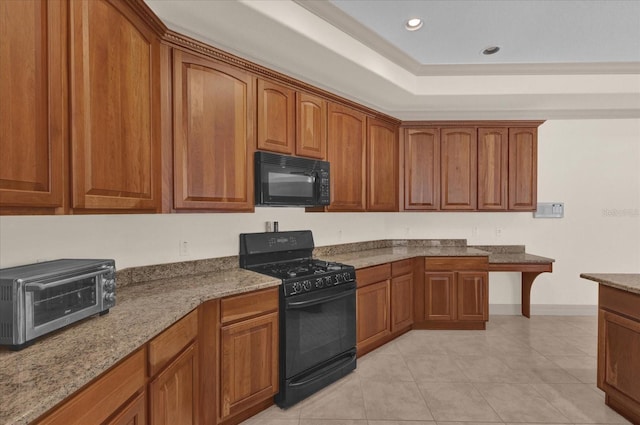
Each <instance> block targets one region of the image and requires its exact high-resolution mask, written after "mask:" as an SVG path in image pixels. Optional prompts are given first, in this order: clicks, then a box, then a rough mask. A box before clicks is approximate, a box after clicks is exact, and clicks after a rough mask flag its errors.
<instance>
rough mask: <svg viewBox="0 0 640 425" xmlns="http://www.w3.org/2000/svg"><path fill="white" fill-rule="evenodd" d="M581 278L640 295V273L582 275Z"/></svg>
mask: <svg viewBox="0 0 640 425" xmlns="http://www.w3.org/2000/svg"><path fill="white" fill-rule="evenodd" d="M580 277H581V278H584V279H588V280H593V281H594V282H598V283H601V284H603V285H606V286H611V287H612V288H616V289H622V290H623V291H627V292H633V293H635V294H640V273H582V274H581V275H580Z"/></svg>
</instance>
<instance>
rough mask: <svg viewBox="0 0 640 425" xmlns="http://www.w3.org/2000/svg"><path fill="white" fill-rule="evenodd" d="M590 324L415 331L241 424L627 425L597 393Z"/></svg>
mask: <svg viewBox="0 0 640 425" xmlns="http://www.w3.org/2000/svg"><path fill="white" fill-rule="evenodd" d="M596 355H597V318H596V316H588V317H585V316H580V317H577V316H563V317H557V316H534V317H532V318H531V319H527V318H525V317H521V316H492V317H491V318H490V320H489V322H488V324H487V330H486V331H424V330H419V331H411V332H409V333H406V334H404V335H402V336H400V337H399V338H397V339H395V340H394V341H392V342H390V343H388V344H386V345H385V346H383V347H380V348H379V349H377V350H375V351H373V352H371V353H369V354H367V355H366V356H364V357H362V358H360V359H358V367H357V369H356V370H355V371H354V372H353V373H351V374H350V375H349V376H346V377H344V378H343V379H342V380H340V381H338V382H336V383H334V384H333V385H331V386H329V387H327V388H325V389H323V390H322V391H320V392H318V393H316V394H314V395H313V396H311V397H309V398H308V399H306V400H304V401H302V402H300V403H298V404H297V405H295V406H293V407H291V408H289V409H288V410H282V409H280V408H278V407H276V406H272V407H270V408H269V409H267V410H265V411H263V412H261V413H259V414H258V415H256V416H254V417H253V418H251V419H249V420H247V421H245V422H243V425H258V424H260V425H445V424H446V425H489V424H492V425H496V424H519V425H524V424H607V425H609V424H629V423H630V422H628V421H626V420H625V419H624V418H622V417H621V416H620V415H618V414H617V413H616V412H614V411H613V410H611V409H610V408H608V407H607V406H606V405H605V404H604V393H603V392H602V391H600V390H599V389H598V388H597V387H596V384H595V383H596Z"/></svg>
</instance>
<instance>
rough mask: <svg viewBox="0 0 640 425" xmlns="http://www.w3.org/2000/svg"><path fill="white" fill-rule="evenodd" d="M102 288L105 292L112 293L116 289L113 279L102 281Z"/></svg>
mask: <svg viewBox="0 0 640 425" xmlns="http://www.w3.org/2000/svg"><path fill="white" fill-rule="evenodd" d="M103 288H104V290H105V291H107V292H113V290H114V289H115V288H116V282H115V281H114V280H113V279H107V280H105V281H104V285H103Z"/></svg>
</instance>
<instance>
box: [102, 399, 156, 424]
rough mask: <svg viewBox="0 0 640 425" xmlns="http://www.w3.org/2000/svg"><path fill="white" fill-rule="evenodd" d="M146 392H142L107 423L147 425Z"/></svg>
mask: <svg viewBox="0 0 640 425" xmlns="http://www.w3.org/2000/svg"><path fill="white" fill-rule="evenodd" d="M146 395H147V394H146V393H145V392H142V393H140V394H139V395H138V396H137V397H136V398H135V399H133V400H131V402H130V403H129V404H128V405H126V406H125V407H124V408H123V409H122V410H121V411H120V413H118V414H117V415H116V416H115V417H114V418H113V419H111V420H109V421H108V422H106V424H105V425H146V423H147V397H146Z"/></svg>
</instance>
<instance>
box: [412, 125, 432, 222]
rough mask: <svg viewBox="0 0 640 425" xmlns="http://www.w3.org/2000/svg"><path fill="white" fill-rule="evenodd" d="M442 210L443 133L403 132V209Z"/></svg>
mask: <svg viewBox="0 0 640 425" xmlns="http://www.w3.org/2000/svg"><path fill="white" fill-rule="evenodd" d="M439 207H440V131H439V130H438V129H437V128H424V129H405V130H404V209H405V210H437V209H438V208H439Z"/></svg>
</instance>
